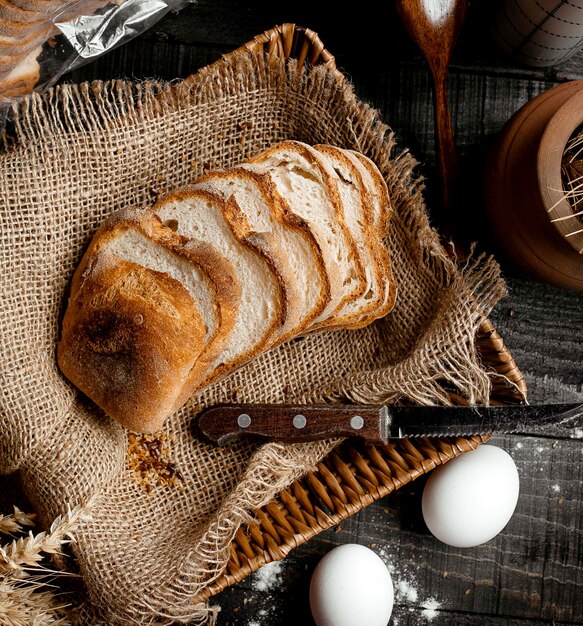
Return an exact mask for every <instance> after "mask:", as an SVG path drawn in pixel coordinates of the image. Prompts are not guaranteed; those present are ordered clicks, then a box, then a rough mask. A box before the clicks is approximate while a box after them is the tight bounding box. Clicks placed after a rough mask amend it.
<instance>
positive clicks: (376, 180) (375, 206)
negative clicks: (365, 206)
mask: <svg viewBox="0 0 583 626" xmlns="http://www.w3.org/2000/svg"><path fill="white" fill-rule="evenodd" d="M346 152H347V154H348V156H349V157H352V159H353V161H354V163H355V164H357V165H361V166H362V168H363V169H361V173H362V176H363V179H364V180H365V182H368V186H372V189H373V192H372V194H371V198H372V203H371V207H372V210H373V222H374V223H375V225H376V231H377V233H378V237H379V241H381V242H382V241H383V240H384V238H385V237H386V236H387V233H388V230H389V222H390V219H391V215H392V213H393V208H392V205H391V201H390V197H389V191H388V189H387V184H386V183H385V180H384V178H383V177H382V175H381V173H380V171H379V169H378V168H377V166H376V165H375V163H374V162H373V161H371V160H370V159H369V158H368V157H366V156H365V155H364V154H361V153H360V152H355V151H352V150H348V151H346ZM379 255H380V260H381V264H382V265H383V266H385V268H386V269H385V272H386V275H385V281H384V285H383V286H384V298H382V299H381V301H380V302H379V304H378V307H379V317H383V316H385V315H386V314H387V313H389V312H390V311H391V310H392V309H393V307H394V306H395V302H396V300H397V283H396V281H395V276H394V273H393V267H392V262H391V257H390V255H389V252H388V250H387V248H386V246H385V245H384V244H383V245H381V248H380V250H379Z"/></svg>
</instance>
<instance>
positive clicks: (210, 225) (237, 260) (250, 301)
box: [151, 187, 286, 386]
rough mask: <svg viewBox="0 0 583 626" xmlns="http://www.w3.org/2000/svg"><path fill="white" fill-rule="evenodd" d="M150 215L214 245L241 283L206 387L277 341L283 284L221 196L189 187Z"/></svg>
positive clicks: (205, 377) (281, 320) (283, 311)
mask: <svg viewBox="0 0 583 626" xmlns="http://www.w3.org/2000/svg"><path fill="white" fill-rule="evenodd" d="M151 211H152V213H153V214H155V215H156V216H158V218H159V219H160V220H161V221H162V223H164V224H165V225H167V226H168V227H169V228H171V229H172V230H173V231H174V232H175V233H176V234H177V235H179V236H180V237H183V238H185V239H186V240H195V241H197V242H198V241H203V242H205V243H208V244H210V245H212V246H213V247H214V248H215V249H216V250H217V251H218V252H220V253H221V254H222V255H223V256H224V257H225V258H226V259H227V260H228V261H229V263H231V265H232V266H233V268H234V270H235V273H236V274H237V276H238V277H239V281H240V283H241V300H240V304H239V310H238V312H237V319H236V322H235V326H234V328H233V331H232V333H231V335H230V337H229V340H228V341H227V343H226V345H225V347H224V349H223V351H222V353H221V355H220V356H219V357H218V358H217V359H216V360H215V361H214V363H212V364H211V365H210V367H209V369H208V371H207V372H206V373H205V374H204V375H202V374H201V379H200V380H199V381H198V386H203V385H206V384H209V383H210V382H212V381H213V380H215V379H217V378H219V377H220V376H222V375H223V374H224V373H225V372H226V371H232V370H234V369H236V368H237V367H239V366H240V365H242V364H243V363H245V362H247V361H248V360H249V359H251V358H253V357H254V356H256V355H257V354H258V353H259V352H261V351H262V350H266V349H268V348H269V347H270V346H271V345H273V343H274V342H276V341H277V340H278V338H279V334H280V333H281V329H282V328H283V325H284V322H285V319H286V296H285V286H284V283H283V279H282V278H281V276H280V275H279V274H278V273H277V271H276V268H275V267H274V265H273V264H272V262H271V260H270V258H269V257H267V256H266V255H265V253H264V250H263V249H261V248H259V247H253V246H252V245H251V244H249V242H248V239H247V235H248V233H249V230H250V229H249V225H248V223H247V221H246V220H245V217H244V215H243V214H242V213H241V211H240V210H239V208H238V207H237V206H236V205H235V204H234V203H228V202H225V201H224V200H223V199H222V198H221V197H220V196H219V195H217V194H213V193H210V192H208V191H203V190H200V189H193V188H192V187H185V188H182V189H181V190H179V191H176V192H174V193H172V194H170V195H169V196H167V197H166V198H164V199H162V200H161V201H159V202H158V203H157V204H156V205H155V206H154V207H153V208H152V209H151ZM184 247H185V249H186V250H189V249H190V247H191V244H190V243H189V242H188V241H186V242H185V243H184Z"/></svg>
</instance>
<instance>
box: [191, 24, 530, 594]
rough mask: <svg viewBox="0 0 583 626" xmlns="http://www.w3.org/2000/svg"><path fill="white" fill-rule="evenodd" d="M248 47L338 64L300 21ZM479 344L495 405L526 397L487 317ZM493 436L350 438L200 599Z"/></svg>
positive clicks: (245, 535)
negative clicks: (380, 442)
mask: <svg viewBox="0 0 583 626" xmlns="http://www.w3.org/2000/svg"><path fill="white" fill-rule="evenodd" d="M248 52H252V53H256V54H268V55H274V56H276V57H280V58H287V57H292V58H296V59H298V61H299V62H300V63H302V64H303V63H307V64H310V65H316V64H326V65H327V66H329V67H331V68H334V69H335V68H336V64H335V61H334V57H333V56H332V55H331V54H330V53H329V52H328V51H327V50H326V49H325V48H324V45H323V43H322V41H321V40H320V38H319V37H318V35H317V34H316V33H315V32H314V31H312V30H309V29H305V28H301V27H299V26H296V25H295V24H283V25H282V26H277V27H275V28H273V29H271V30H268V31H266V32H265V33H263V34H261V35H258V36H256V37H255V38H254V39H253V40H252V41H250V42H248V43H246V44H245V45H243V46H241V47H240V48H238V49H237V50H234V51H233V52H230V53H229V54H227V55H224V57H223V58H227V57H229V56H231V55H234V54H247V53H248ZM217 63H221V61H220V60H219V61H217ZM477 345H478V348H479V353H480V358H481V360H482V362H483V364H484V365H486V366H487V367H489V368H491V369H493V370H495V371H496V372H498V373H499V374H503V375H504V378H505V379H506V380H507V381H509V382H508V383H504V382H503V381H504V378H497V380H500V381H501V382H498V383H495V384H494V387H493V390H492V395H491V402H492V404H511V403H517V402H522V401H523V400H524V398H525V395H526V385H525V382H524V377H523V375H522V373H521V372H520V370H519V369H518V367H517V365H516V363H515V361H514V358H513V357H512V355H511V354H510V352H509V351H508V349H507V348H506V346H505V345H504V341H503V340H502V338H501V337H500V335H499V334H498V332H497V331H496V329H495V328H494V326H493V325H492V324H491V323H490V322H489V321H487V322H485V323H484V324H483V325H482V327H481V328H480V331H479V333H478V337H477ZM450 397H451V399H452V401H453V402H454V403H455V404H465V401H464V399H463V398H461V397H459V396H450ZM488 438H489V437H488V436H480V437H471V438H444V439H427V438H423V439H415V440H402V441H398V442H391V443H389V445H386V446H372V445H366V444H363V443H359V442H356V443H355V441H348V440H347V441H346V442H344V443H343V444H341V445H340V446H338V447H337V448H336V449H335V450H334V451H333V452H331V453H330V454H329V455H328V456H327V457H326V458H325V459H324V460H323V461H322V462H321V463H319V465H318V469H317V471H315V472H309V473H308V474H306V475H305V476H304V477H303V478H301V479H300V480H297V481H296V482H294V483H293V484H292V485H291V486H290V487H289V488H288V489H286V490H284V491H282V492H281V493H280V494H279V495H278V496H277V498H275V499H274V500H272V501H271V502H270V503H269V504H267V505H266V506H264V507H263V508H261V509H259V510H258V511H257V512H256V519H257V521H256V522H255V523H252V524H250V525H248V526H243V527H242V528H241V529H240V530H239V532H238V533H237V536H236V537H235V540H234V541H233V543H232V544H231V557H230V560H229V562H228V565H227V569H226V572H225V573H224V574H223V575H222V576H221V577H220V578H219V579H218V580H217V581H215V583H214V584H213V585H212V586H211V587H209V588H208V589H207V593H206V594H205V595H204V596H203V597H201V598H200V599H201V600H204V599H207V598H208V597H210V596H212V595H214V594H216V593H218V592H220V591H222V590H223V589H225V588H226V587H228V586H229V585H232V584H234V583H236V582H238V581H240V580H242V579H243V578H245V577H246V576H247V575H249V574H251V573H252V572H254V571H256V570H258V569H259V568H260V567H261V566H262V565H265V563H268V562H270V561H277V560H280V559H283V558H284V557H285V556H286V555H287V554H288V553H289V552H290V551H291V550H293V549H294V548H296V547H297V546H299V545H300V544H302V543H304V542H305V541H308V539H310V538H311V537H313V536H314V535H317V534H318V533H320V532H322V531H323V530H326V529H327V528H330V527H331V526H335V525H337V524H338V523H339V522H340V521H341V520H343V519H346V518H347V517H349V516H351V515H354V514H355V513H357V512H358V511H360V510H361V509H363V508H364V507H365V506H367V505H369V504H370V503H371V502H374V501H375V500H378V499H379V498H382V497H383V496H386V495H387V494H389V493H391V492H392V491H394V490H395V489H398V488H399V487H401V486H403V485H404V484H406V483H409V482H411V481H412V480H415V479H416V478H418V477H419V476H421V475H422V474H425V473H427V472H429V471H431V470H432V469H433V468H435V467H436V466H437V465H441V464H443V463H445V462H447V461H449V460H450V459H452V458H454V457H456V456H459V455H460V454H462V453H464V452H468V451H470V450H473V449H475V448H476V447H477V446H478V445H479V444H480V443H483V442H484V441H486V440H487V439H488Z"/></svg>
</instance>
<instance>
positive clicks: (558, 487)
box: [551, 485, 561, 493]
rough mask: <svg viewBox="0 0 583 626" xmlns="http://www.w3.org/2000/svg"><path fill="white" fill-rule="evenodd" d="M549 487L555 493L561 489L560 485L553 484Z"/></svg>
mask: <svg viewBox="0 0 583 626" xmlns="http://www.w3.org/2000/svg"><path fill="white" fill-rule="evenodd" d="M551 489H552V490H553V491H554V492H555V493H559V491H561V485H553V486H552V487H551Z"/></svg>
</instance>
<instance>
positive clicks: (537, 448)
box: [536, 446, 545, 453]
mask: <svg viewBox="0 0 583 626" xmlns="http://www.w3.org/2000/svg"><path fill="white" fill-rule="evenodd" d="M544 450H545V449H544V448H543V446H537V447H536V451H537V452H539V453H540V452H544Z"/></svg>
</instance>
